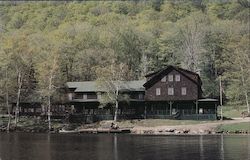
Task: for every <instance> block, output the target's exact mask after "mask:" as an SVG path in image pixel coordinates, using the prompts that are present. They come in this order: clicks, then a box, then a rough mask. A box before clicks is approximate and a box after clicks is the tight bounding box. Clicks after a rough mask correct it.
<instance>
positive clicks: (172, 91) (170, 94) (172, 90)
mask: <svg viewBox="0 0 250 160" xmlns="http://www.w3.org/2000/svg"><path fill="white" fill-rule="evenodd" d="M168 95H169V96H173V95H174V88H173V87H169V88H168Z"/></svg>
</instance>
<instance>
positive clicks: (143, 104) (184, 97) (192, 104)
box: [23, 66, 218, 122]
mask: <svg viewBox="0 0 250 160" xmlns="http://www.w3.org/2000/svg"><path fill="white" fill-rule="evenodd" d="M145 77H146V80H141V81H126V82H123V86H122V87H121V90H120V91H119V92H120V93H126V94H128V95H129V96H130V101H129V102H120V103H119V111H118V119H142V118H159V119H163V118H168V119H194V120H201V119H202V120H203V119H211V120H214V119H216V118H217V106H218V101H217V100H216V99H208V98H203V97H202V89H201V86H202V82H201V79H200V77H199V75H198V74H196V73H194V72H191V71H188V70H185V69H182V68H177V67H174V66H168V67H166V68H163V69H161V70H158V71H156V72H153V73H150V74H148V75H146V76H145ZM104 92H105V91H104V90H101V89H99V88H98V87H97V85H96V82H95V81H84V82H67V83H66V94H67V99H68V100H67V102H65V103H64V104H59V105H56V107H57V109H54V112H55V113H59V112H58V111H60V113H61V114H65V112H68V113H71V114H72V115H73V116H74V117H75V119H77V120H79V121H85V122H93V121H99V120H111V119H113V116H114V109H113V107H111V106H108V105H107V106H102V107H100V98H101V96H102V94H103V93H104ZM27 106H29V105H27ZM38 106H39V105H38ZM23 108H25V107H23ZM38 108H39V107H38ZM38 108H36V110H38V111H40V110H41V109H38ZM65 108H70V109H68V110H65ZM23 110H25V109H23ZM27 110H28V111H34V110H33V109H27ZM69 110H70V111H69ZM36 114H37V113H36ZM38 114H39V113H38ZM52 114H53V113H52Z"/></svg>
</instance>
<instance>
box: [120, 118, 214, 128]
mask: <svg viewBox="0 0 250 160" xmlns="http://www.w3.org/2000/svg"><path fill="white" fill-rule="evenodd" d="M208 122H214V121H197V120H170V119H143V120H124V121H120V122H118V123H117V124H118V126H119V127H134V126H142V127H155V126H174V125H188V124H201V123H208Z"/></svg>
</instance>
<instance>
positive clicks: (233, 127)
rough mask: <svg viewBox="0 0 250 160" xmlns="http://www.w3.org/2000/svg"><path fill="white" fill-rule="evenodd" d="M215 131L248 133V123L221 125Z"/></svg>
mask: <svg viewBox="0 0 250 160" xmlns="http://www.w3.org/2000/svg"><path fill="white" fill-rule="evenodd" d="M217 131H223V132H227V131H228V132H236V131H244V132H250V122H241V123H235V124H223V125H220V126H219V127H218V128H217Z"/></svg>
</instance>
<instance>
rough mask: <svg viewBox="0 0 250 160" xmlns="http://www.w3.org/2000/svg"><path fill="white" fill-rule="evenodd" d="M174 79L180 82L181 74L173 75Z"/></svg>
mask: <svg viewBox="0 0 250 160" xmlns="http://www.w3.org/2000/svg"><path fill="white" fill-rule="evenodd" d="M175 81H176V82H180V81H181V76H180V75H179V74H177V75H175Z"/></svg>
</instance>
